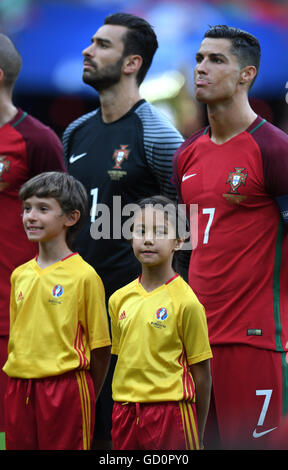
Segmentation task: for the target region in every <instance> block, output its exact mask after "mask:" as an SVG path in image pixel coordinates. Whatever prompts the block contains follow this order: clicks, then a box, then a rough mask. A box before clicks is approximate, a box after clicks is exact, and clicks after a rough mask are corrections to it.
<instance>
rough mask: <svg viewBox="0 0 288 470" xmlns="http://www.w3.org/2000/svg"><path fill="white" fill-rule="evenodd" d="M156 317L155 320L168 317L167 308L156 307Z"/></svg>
mask: <svg viewBox="0 0 288 470" xmlns="http://www.w3.org/2000/svg"><path fill="white" fill-rule="evenodd" d="M156 317H157V320H166V318H167V317H168V310H167V308H164V307H162V308H158V310H157V312H156Z"/></svg>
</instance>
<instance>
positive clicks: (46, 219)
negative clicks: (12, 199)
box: [23, 196, 67, 242]
mask: <svg viewBox="0 0 288 470" xmlns="http://www.w3.org/2000/svg"><path fill="white" fill-rule="evenodd" d="M66 217H67V216H66V215H65V214H63V212H62V210H61V207H60V205H59V203H58V201H56V199H54V198H39V197H37V196H32V197H30V198H28V199H26V200H25V201H24V203H23V225H24V229H25V231H26V234H27V236H28V238H29V240H31V241H37V242H45V241H49V240H51V239H53V238H57V237H62V236H65V232H66V228H65V221H66Z"/></svg>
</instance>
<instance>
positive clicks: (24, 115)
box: [12, 111, 28, 127]
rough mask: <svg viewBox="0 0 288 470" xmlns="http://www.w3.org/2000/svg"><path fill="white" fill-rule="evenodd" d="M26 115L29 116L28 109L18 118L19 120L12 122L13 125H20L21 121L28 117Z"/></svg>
mask: <svg viewBox="0 0 288 470" xmlns="http://www.w3.org/2000/svg"><path fill="white" fill-rule="evenodd" d="M26 116H28V113H26V111H24V112H23V114H22V116H21V117H20V119H18V121H16V122H14V124H12V127H16V126H18V124H20V122H22V121H23V120H24V119H25V118H26Z"/></svg>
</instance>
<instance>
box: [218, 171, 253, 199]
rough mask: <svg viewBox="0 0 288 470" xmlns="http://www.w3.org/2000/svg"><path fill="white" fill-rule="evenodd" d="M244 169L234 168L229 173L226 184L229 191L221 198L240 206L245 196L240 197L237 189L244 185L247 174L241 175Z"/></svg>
mask: <svg viewBox="0 0 288 470" xmlns="http://www.w3.org/2000/svg"><path fill="white" fill-rule="evenodd" d="M243 171H245V168H238V167H234V171H230V172H229V175H228V178H227V181H226V184H229V185H230V190H229V191H228V193H227V194H223V197H224V198H225V199H227V201H228V202H230V203H232V204H240V202H242V201H243V200H244V199H246V198H247V196H242V195H240V192H239V188H240V186H241V185H243V186H245V185H246V180H247V176H248V173H243Z"/></svg>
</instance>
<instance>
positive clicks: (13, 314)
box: [10, 271, 17, 331]
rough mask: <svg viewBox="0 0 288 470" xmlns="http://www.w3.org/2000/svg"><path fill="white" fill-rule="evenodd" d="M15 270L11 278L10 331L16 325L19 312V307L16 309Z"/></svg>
mask: <svg viewBox="0 0 288 470" xmlns="http://www.w3.org/2000/svg"><path fill="white" fill-rule="evenodd" d="M15 277H16V275H15V272H14V271H13V273H12V274H11V278H10V285H11V290H10V331H11V330H12V326H13V325H14V322H15V320H16V314H17V309H16V300H15Z"/></svg>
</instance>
